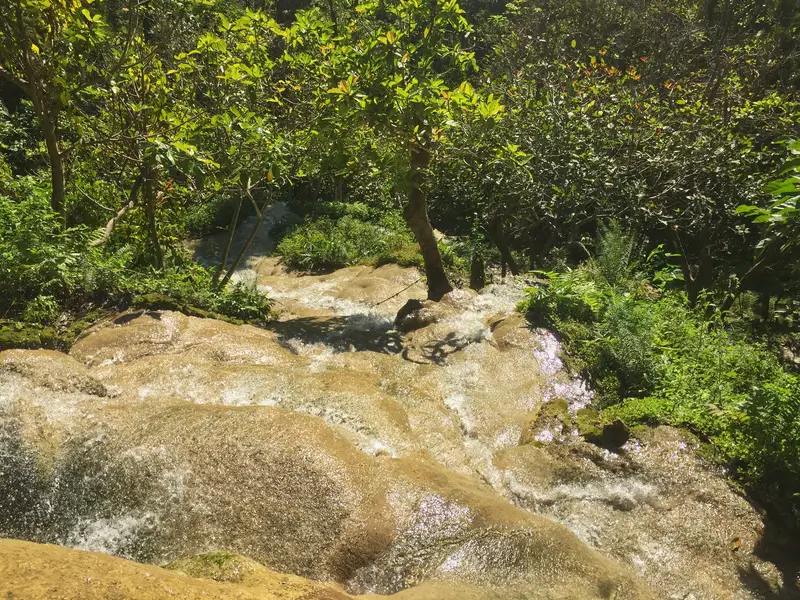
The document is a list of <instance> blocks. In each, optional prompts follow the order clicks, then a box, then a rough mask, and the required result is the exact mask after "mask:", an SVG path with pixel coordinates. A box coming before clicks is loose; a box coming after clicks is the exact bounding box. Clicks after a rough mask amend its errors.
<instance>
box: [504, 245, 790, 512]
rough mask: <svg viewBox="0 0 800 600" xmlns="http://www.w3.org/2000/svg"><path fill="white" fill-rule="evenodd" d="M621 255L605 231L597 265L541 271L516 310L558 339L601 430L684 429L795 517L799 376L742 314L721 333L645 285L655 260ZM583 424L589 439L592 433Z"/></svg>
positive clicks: (671, 295) (595, 431)
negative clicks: (585, 383)
mask: <svg viewBox="0 0 800 600" xmlns="http://www.w3.org/2000/svg"><path fill="white" fill-rule="evenodd" d="M625 248H629V249H632V250H633V251H634V252H635V247H634V245H633V243H632V240H631V239H630V238H628V237H627V236H625V235H624V234H622V233H621V232H620V231H619V229H612V230H610V231H608V232H607V233H606V234H605V236H604V237H603V238H602V239H601V240H600V242H599V243H598V249H599V252H600V254H599V255H598V256H597V258H596V259H593V260H590V261H589V262H587V263H586V264H585V265H583V266H581V267H579V268H577V269H575V270H572V271H568V272H566V273H548V274H547V280H548V281H547V284H546V285H542V286H537V287H533V288H531V289H529V290H528V292H527V297H526V300H525V301H524V302H523V303H522V304H521V306H520V307H519V308H520V310H522V311H525V312H526V314H527V315H528V317H529V319H530V320H531V321H532V322H533V323H534V324H537V325H544V326H548V327H551V328H553V329H554V330H556V331H557V332H559V334H560V335H561V336H562V339H563V342H564V347H565V350H566V352H567V353H568V356H567V360H568V362H569V364H570V366H571V367H572V369H573V370H575V371H579V372H583V373H584V374H585V375H586V376H587V377H588V378H589V380H590V381H591V382H592V385H593V387H594V388H595V391H596V394H597V396H596V400H595V403H596V405H597V406H598V407H601V408H602V409H603V411H602V417H601V421H602V422H605V423H613V422H614V421H615V420H616V419H621V420H622V421H623V422H627V423H628V424H635V423H645V424H658V423H668V424H672V425H677V426H683V427H688V428H689V429H691V430H692V431H693V432H695V433H697V434H698V435H700V436H701V438H702V439H703V440H705V441H706V442H707V443H708V444H709V446H708V450H709V453H710V456H712V457H713V458H714V459H716V460H718V461H720V462H722V463H724V464H725V465H727V466H728V467H729V468H730V469H731V472H732V473H733V474H734V475H735V476H736V477H737V478H738V479H739V481H741V483H742V485H743V486H744V487H746V488H747V489H748V490H750V491H751V492H753V493H754V494H756V495H757V496H758V497H760V498H761V499H762V500H763V501H765V502H766V503H768V504H769V505H770V506H772V507H773V508H776V507H779V508H778V510H784V511H786V512H787V513H789V514H790V515H791V517H792V518H794V519H797V517H798V516H800V502H798V497H800V496H799V495H798V494H800V483H799V482H800V375H796V374H792V373H789V372H787V371H785V370H784V368H783V367H782V365H781V364H780V362H779V360H778V357H777V356H776V353H775V352H774V351H770V350H769V349H768V348H767V347H766V346H765V345H763V344H762V343H759V342H758V341H757V340H755V339H754V338H753V335H752V333H753V332H752V331H751V330H750V328H749V327H748V326H746V323H745V321H743V320H741V318H740V317H741V316H742V315H741V314H735V313H734V314H731V315H729V321H734V322H729V323H725V322H723V321H722V320H721V319H720V317H719V315H715V316H713V317H711V318H708V316H707V314H704V312H703V311H701V310H700V309H699V308H695V309H692V308H690V307H689V306H688V305H687V303H686V298H685V296H684V295H683V294H682V293H680V292H677V291H674V290H671V289H670V287H671V286H670V285H669V284H663V283H662V285H661V289H657V288H656V287H654V285H653V281H655V280H658V279H659V278H657V277H654V276H655V275H657V273H655V272H653V271H652V270H650V273H649V277H647V275H648V274H647V271H648V266H651V265H652V264H653V263H654V262H657V261H656V260H654V257H651V263H650V264H649V265H648V264H647V263H645V264H642V265H640V266H639V267H640V270H639V269H637V268H636V265H634V264H632V262H631V257H632V252H630V251H624V252H621V251H620V250H621V249H625ZM603 251H605V252H606V254H603ZM637 271H639V272H637ZM658 275H661V278H660V280H661V281H662V282H663V275H664V274H663V273H660V274H658ZM646 277H647V278H646ZM737 319H739V320H738V322H736V320H737ZM580 417H581V415H579V418H580ZM583 420H584V421H585V423H584V429H586V431H588V432H589V434H590V435H594V436H595V437H597V438H598V439H600V434H601V433H602V432H601V429H602V425H601V424H600V423H597V422H594V423H592V422H590V421H591V419H590V420H588V421H587V417H586V415H583ZM587 423H588V425H587Z"/></svg>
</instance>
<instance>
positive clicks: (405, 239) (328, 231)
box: [277, 215, 422, 272]
mask: <svg viewBox="0 0 800 600" xmlns="http://www.w3.org/2000/svg"><path fill="white" fill-rule="evenodd" d="M277 252H278V254H280V255H282V256H283V257H284V260H285V262H286V264H287V265H288V266H289V267H291V268H294V269H298V270H301V271H309V272H318V271H326V270H332V269H338V268H341V267H346V266H350V265H355V264H360V263H370V262H371V263H377V264H383V263H387V262H396V263H398V264H402V265H404V266H415V267H421V266H422V255H421V254H420V253H419V248H418V246H417V245H416V244H415V243H414V237H413V235H412V234H411V232H410V231H408V230H407V229H406V228H405V226H404V225H403V223H402V221H398V220H396V219H395V220H388V219H387V220H385V221H384V222H383V223H381V222H370V221H363V220H360V219H359V218H357V217H355V216H350V215H347V216H344V217H341V218H339V219H337V220H332V219H330V218H327V217H323V218H320V219H316V220H313V221H309V222H306V223H304V224H302V225H300V226H299V227H296V228H295V229H294V230H293V231H292V232H291V233H290V234H289V235H287V236H286V237H284V238H283V239H282V240H281V242H280V244H279V245H278V248H277Z"/></svg>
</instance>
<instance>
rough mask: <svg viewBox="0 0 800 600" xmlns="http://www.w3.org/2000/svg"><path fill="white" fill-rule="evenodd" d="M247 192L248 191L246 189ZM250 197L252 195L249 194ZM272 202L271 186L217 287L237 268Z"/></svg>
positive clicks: (224, 283) (223, 285) (229, 277)
mask: <svg viewBox="0 0 800 600" xmlns="http://www.w3.org/2000/svg"><path fill="white" fill-rule="evenodd" d="M247 193H248V194H249V193H250V190H249V189H248V191H247ZM251 199H252V196H251ZM270 204H272V188H270V190H269V197H268V198H267V200H266V202H265V203H264V206H263V207H261V210H260V211H259V213H258V219H256V223H255V225H253V229H251V230H250V235H248V236H247V239H246V240H245V241H244V245H243V246H242V247H241V248H240V249H239V253H238V254H237V255H236V258H234V259H233V263H232V264H231V266H230V268H229V269H228V272H227V273H225V277H223V278H222V281H220V283H219V289H223V288H224V287H225V286H226V285H228V282H229V281H230V279H231V277H233V274H234V273H235V272H236V269H238V268H239V263H241V262H242V259H243V258H244V255H245V254H246V253H247V250H248V248H250V244H251V243H252V242H253V239H254V238H255V237H256V234H257V233H258V230H259V228H260V227H261V223H263V222H264V216H265V215H266V214H267V208H269V205H270Z"/></svg>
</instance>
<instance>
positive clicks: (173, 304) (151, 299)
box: [130, 294, 244, 325]
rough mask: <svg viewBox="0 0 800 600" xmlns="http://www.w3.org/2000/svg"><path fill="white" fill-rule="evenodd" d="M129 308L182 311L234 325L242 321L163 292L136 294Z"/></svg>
mask: <svg viewBox="0 0 800 600" xmlns="http://www.w3.org/2000/svg"><path fill="white" fill-rule="evenodd" d="M130 305H131V308H140V309H144V310H173V311H175V312H180V313H183V314H184V315H187V316H189V317H200V318H201V319H217V320H219V321H225V322H227V323H233V324H234V325H242V324H243V323H244V321H242V320H241V319H234V318H233V317H228V316H226V315H223V314H220V313H216V312H213V311H210V310H205V309H202V308H198V307H196V306H191V305H190V304H185V303H183V302H180V301H178V300H176V299H175V298H170V297H169V296H165V295H164V294H143V295H141V296H136V297H134V298H133V299H132V300H131V303H130Z"/></svg>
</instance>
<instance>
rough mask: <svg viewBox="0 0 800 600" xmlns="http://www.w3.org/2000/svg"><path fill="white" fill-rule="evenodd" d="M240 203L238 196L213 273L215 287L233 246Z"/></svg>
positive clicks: (240, 208)
mask: <svg viewBox="0 0 800 600" xmlns="http://www.w3.org/2000/svg"><path fill="white" fill-rule="evenodd" d="M248 188H249V181H248ZM242 202H244V196H239V199H238V200H237V202H236V208H235V209H234V210H233V217H231V224H230V226H229V227H228V239H227V240H225V250H224V251H223V252H222V258H221V259H220V261H219V266H218V267H217V271H216V273H214V280H213V283H214V285H215V286H216V285H217V282H219V278H220V276H221V275H222V271H224V270H225V266H226V265H227V264H228V255H229V254H230V252H231V245H233V235H234V233H236V224H237V223H238V222H239V212H240V211H241V210H242Z"/></svg>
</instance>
